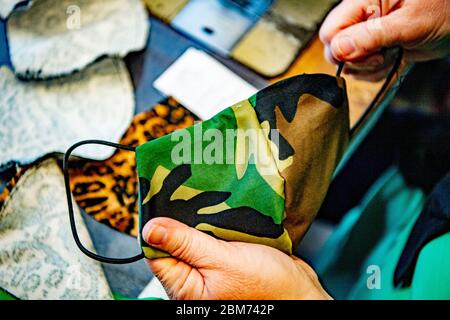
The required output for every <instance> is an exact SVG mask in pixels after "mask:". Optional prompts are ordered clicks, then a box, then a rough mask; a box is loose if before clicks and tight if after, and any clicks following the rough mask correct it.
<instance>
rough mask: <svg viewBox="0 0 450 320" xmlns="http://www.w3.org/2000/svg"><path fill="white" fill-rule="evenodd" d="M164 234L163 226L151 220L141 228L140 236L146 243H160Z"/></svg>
mask: <svg viewBox="0 0 450 320" xmlns="http://www.w3.org/2000/svg"><path fill="white" fill-rule="evenodd" d="M165 235H166V229H165V228H164V227H162V226H160V225H157V224H156V225H155V224H153V223H151V222H150V223H147V224H146V225H145V226H144V229H143V230H142V236H143V237H144V239H145V242H147V243H148V244H160V243H161V242H162V241H163V239H164V236H165Z"/></svg>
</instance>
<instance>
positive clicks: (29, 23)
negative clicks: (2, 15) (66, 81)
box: [7, 0, 150, 79]
mask: <svg viewBox="0 0 450 320" xmlns="http://www.w3.org/2000/svg"><path fill="white" fill-rule="evenodd" d="M7 23H8V28H7V36H8V40H9V47H10V54H11V62H12V64H13V66H14V70H15V72H16V74H18V75H19V76H20V77H22V78H26V79H30V78H32V79H47V78H52V77H58V76H61V75H67V74H70V73H73V72H74V71H79V70H82V69H83V68H85V67H86V66H87V65H89V64H91V63H92V62H94V61H95V60H97V59H98V58H100V57H102V56H119V57H124V56H125V55H126V54H127V53H129V52H130V51H138V50H141V49H143V48H144V47H145V45H146V43H147V38H148V32H149V26H150V24H149V20H148V17H147V12H146V10H145V7H144V5H143V4H142V3H141V1H140V0H128V1H122V0H78V1H75V2H74V1H72V0H59V1H54V0H38V1H33V3H32V4H31V6H30V7H29V8H28V9H27V10H17V11H15V12H13V13H12V14H11V16H10V17H9V19H8V21H7Z"/></svg>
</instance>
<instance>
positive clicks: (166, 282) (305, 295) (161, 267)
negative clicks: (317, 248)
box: [142, 218, 330, 300]
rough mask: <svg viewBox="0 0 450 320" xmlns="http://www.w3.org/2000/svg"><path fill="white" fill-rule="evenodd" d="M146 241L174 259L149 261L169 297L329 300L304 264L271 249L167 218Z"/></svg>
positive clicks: (152, 224)
mask: <svg viewBox="0 0 450 320" xmlns="http://www.w3.org/2000/svg"><path fill="white" fill-rule="evenodd" d="M142 236H143V239H145V241H146V242H147V243H148V244H149V245H151V246H153V247H155V248H158V249H161V250H163V251H166V252H168V253H169V254H170V255H171V256H172V257H170V258H158V259H153V260H147V261H148V264H149V266H150V268H151V270H152V271H153V273H154V274H155V275H156V277H158V279H159V280H160V281H161V282H162V284H163V286H164V287H165V289H166V291H167V293H168V295H169V296H170V298H171V299H241V300H243V299H246V300H250V299H258V300H259V299H330V296H329V295H328V294H327V293H326V292H325V291H324V289H323V288H322V287H321V285H320V283H319V280H318V278H317V275H316V274H315V272H314V271H313V270H312V269H311V267H309V266H308V265H307V264H306V263H305V262H303V261H302V260H300V259H298V258H296V257H293V256H288V255H286V254H284V253H283V252H281V251H279V250H276V249H273V248H271V247H267V246H263V245H257V244H249V243H241V242H226V241H222V240H218V239H216V238H213V237H211V236H209V235H207V234H206V233H203V232H200V231H198V230H196V229H194V228H191V227H188V226H186V225H185V224H183V223H181V222H178V221H176V220H173V219H169V218H154V219H152V220H150V221H149V222H148V223H147V224H146V225H145V226H144V229H143V232H142Z"/></svg>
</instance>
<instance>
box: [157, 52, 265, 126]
mask: <svg viewBox="0 0 450 320" xmlns="http://www.w3.org/2000/svg"><path fill="white" fill-rule="evenodd" d="M153 85H154V87H155V88H156V89H158V90H159V91H161V92H162V93H163V94H165V95H166V96H173V97H175V98H176V99H177V100H178V101H180V102H181V104H183V105H184V106H185V107H186V108H188V109H189V110H190V111H192V112H193V113H194V114H196V115H197V116H198V117H200V119H202V120H207V119H209V118H211V117H213V116H214V115H216V114H217V113H218V112H220V111H222V110H224V109H226V108H228V107H230V106H232V105H233V104H235V103H237V102H239V101H242V100H245V99H247V98H249V97H250V96H252V95H253V94H254V93H256V92H257V89H256V88H255V87H253V86H252V85H250V84H249V83H247V82H246V81H244V80H243V79H241V78H240V77H239V76H237V75H236V74H234V73H233V72H232V71H231V70H229V69H228V68H227V67H225V66H224V65H222V64H221V63H220V62H218V61H217V60H215V59H214V58H212V57H211V56H209V55H208V54H206V53H204V52H203V51H200V50H197V49H194V48H189V49H188V50H186V52H184V53H183V55H182V56H181V57H180V58H178V59H177V60H176V61H175V62H174V63H173V64H172V65H171V66H170V67H169V68H168V69H167V70H166V71H165V72H164V73H163V74H162V75H161V76H160V77H159V78H158V79H156V81H155V82H154V84H153Z"/></svg>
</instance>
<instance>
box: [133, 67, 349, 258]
mask: <svg viewBox="0 0 450 320" xmlns="http://www.w3.org/2000/svg"><path fill="white" fill-rule="evenodd" d="M348 118H349V117H348V105H347V97H346V93H345V83H344V80H343V79H342V78H335V77H332V76H328V75H323V74H314V75H300V76H297V77H293V78H290V79H287V80H284V81H281V82H278V83H277V84H275V85H272V86H270V87H268V88H266V89H263V90H262V91H260V92H258V93H257V94H256V95H254V96H252V97H251V98H249V99H248V100H244V101H242V102H240V103H237V104H235V105H233V106H232V107H230V108H227V109H225V110H224V111H222V112H221V113H219V114H217V115H216V116H214V117H213V118H211V119H209V120H207V121H204V122H203V123H201V124H197V125H195V126H192V127H189V128H187V129H183V130H179V131H177V132H175V133H172V134H171V135H168V136H165V137H162V138H159V139H157V140H153V141H150V142H147V143H145V144H143V145H141V146H139V147H138V148H137V151H136V160H137V169H138V175H139V192H140V199H141V206H140V215H141V223H140V225H141V228H142V227H143V226H144V224H145V223H146V222H147V221H148V220H150V219H151V218H153V217H159V216H165V217H171V218H174V219H176V220H179V221H181V222H183V223H186V224H188V225H190V226H192V227H195V228H197V229H199V230H202V231H204V232H207V233H209V234H212V235H213V236H215V237H218V238H221V239H224V240H229V241H243V242H253V243H261V244H266V245H269V246H272V247H275V248H278V249H280V250H282V251H284V252H286V253H291V252H292V249H293V247H294V246H295V245H296V244H297V243H298V242H299V241H300V239H301V238H302V236H303V235H304V233H305V232H306V230H307V229H308V227H309V225H310V224H311V222H312V220H313V219H314V217H315V215H316V213H317V211H318V209H319V207H320V205H321V203H322V201H323V199H324V197H325V194H326V192H327V189H328V186H329V184H330V181H331V177H332V174H333V171H334V169H335V167H336V165H337V163H338V161H339V160H340V158H341V155H342V154H343V152H344V150H345V148H346V146H347V143H348V139H349V119H348ZM271 129H272V130H271ZM229 133H235V134H232V135H229ZM248 138H251V139H252V140H249V139H248ZM183 142H184V143H183ZM186 145H187V147H186ZM230 145H231V147H229V146H230ZM230 151H231V152H230ZM174 154H175V155H179V158H180V159H178V160H176V159H175V158H176V157H175V158H174V156H173V155H174ZM220 155H222V156H220ZM208 156H210V157H209V158H208V159H209V160H208V159H207V158H205V157H208ZM230 156H231V159H230V158H228V157H230ZM142 247H143V251H144V253H145V255H146V256H147V257H148V258H154V257H157V256H161V254H163V255H164V253H161V252H157V251H156V250H154V249H152V248H150V247H148V245H147V244H146V243H145V242H143V241H142Z"/></svg>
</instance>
